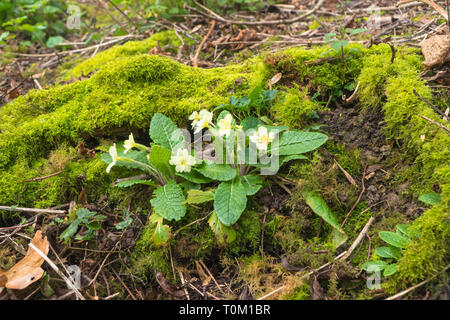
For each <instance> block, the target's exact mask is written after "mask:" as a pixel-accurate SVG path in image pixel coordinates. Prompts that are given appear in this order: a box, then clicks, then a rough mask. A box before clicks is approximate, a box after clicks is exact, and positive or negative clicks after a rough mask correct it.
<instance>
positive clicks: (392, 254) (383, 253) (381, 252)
mask: <svg viewBox="0 0 450 320" xmlns="http://www.w3.org/2000/svg"><path fill="white" fill-rule="evenodd" d="M375 253H376V254H377V256H379V257H381V258H392V259H400V257H401V253H400V251H398V249H394V248H390V247H378V248H376V249H375Z"/></svg>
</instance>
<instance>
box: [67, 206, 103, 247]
mask: <svg viewBox="0 0 450 320" xmlns="http://www.w3.org/2000/svg"><path fill="white" fill-rule="evenodd" d="M105 218H106V216H104V215H101V214H97V213H96V212H91V211H89V210H88V209H85V208H83V209H79V210H77V212H76V219H75V220H74V221H72V223H71V224H70V225H69V226H68V227H67V229H66V230H64V232H63V233H61V235H60V236H59V238H60V239H64V240H69V239H70V238H72V237H73V236H75V240H91V239H93V238H94V236H95V232H96V231H97V230H99V229H100V227H101V222H102V221H103V220H104V219H105ZM83 227H84V228H83ZM80 229H81V230H80ZM83 229H84V230H83ZM83 231H84V232H83Z"/></svg>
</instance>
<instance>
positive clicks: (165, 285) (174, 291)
mask: <svg viewBox="0 0 450 320" xmlns="http://www.w3.org/2000/svg"><path fill="white" fill-rule="evenodd" d="M156 282H158V284H159V286H160V287H161V289H163V291H164V292H166V293H168V294H170V295H172V296H174V297H175V298H182V297H184V295H185V293H184V291H183V290H179V289H178V288H177V287H176V286H175V285H174V284H173V283H171V282H170V281H169V280H167V279H166V277H164V275H163V274H162V273H161V272H157V273H156Z"/></svg>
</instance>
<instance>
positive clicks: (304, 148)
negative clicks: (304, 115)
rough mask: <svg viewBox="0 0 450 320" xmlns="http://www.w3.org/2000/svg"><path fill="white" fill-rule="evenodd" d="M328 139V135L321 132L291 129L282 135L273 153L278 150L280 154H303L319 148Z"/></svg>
mask: <svg viewBox="0 0 450 320" xmlns="http://www.w3.org/2000/svg"><path fill="white" fill-rule="evenodd" d="M327 140H328V137H327V136H326V135H325V134H323V133H320V132H308V131H299V130H291V131H287V132H284V133H283V134H282V135H281V137H280V139H279V143H278V144H279V145H278V146H275V148H272V150H271V153H272V154H273V153H275V152H278V154H279V155H280V156H283V155H293V154H301V153H305V152H309V151H312V150H314V149H317V148H319V147H320V146H321V145H323V144H324V143H325V142H326V141H327Z"/></svg>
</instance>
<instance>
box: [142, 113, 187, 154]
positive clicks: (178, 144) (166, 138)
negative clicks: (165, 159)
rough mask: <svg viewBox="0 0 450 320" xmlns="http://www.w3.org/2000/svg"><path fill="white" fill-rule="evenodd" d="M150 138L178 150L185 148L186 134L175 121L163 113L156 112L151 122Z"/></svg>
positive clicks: (168, 147)
mask: <svg viewBox="0 0 450 320" xmlns="http://www.w3.org/2000/svg"><path fill="white" fill-rule="evenodd" d="M150 138H151V139H152V140H153V142H155V143H156V144H159V145H160V146H162V147H164V148H166V149H169V150H170V151H176V150H177V149H179V148H185V140H184V136H183V134H182V132H181V130H180V129H178V128H177V126H176V125H175V123H173V122H172V120H170V119H169V118H167V117H166V116H165V115H163V114H161V113H156V114H155V115H154V116H153V118H152V121H151V122H150Z"/></svg>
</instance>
